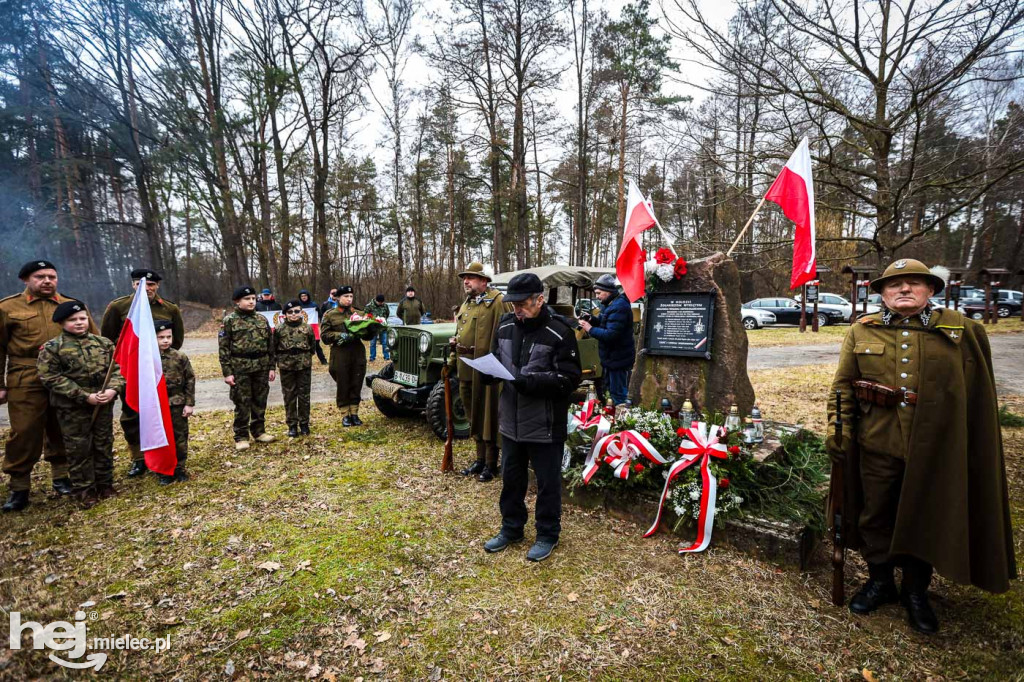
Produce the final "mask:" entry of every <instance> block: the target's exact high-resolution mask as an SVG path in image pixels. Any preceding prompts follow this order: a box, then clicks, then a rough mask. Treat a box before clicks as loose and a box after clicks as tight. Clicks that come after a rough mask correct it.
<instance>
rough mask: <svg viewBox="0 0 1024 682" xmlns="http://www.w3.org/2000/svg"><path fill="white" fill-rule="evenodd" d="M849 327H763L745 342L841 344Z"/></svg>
mask: <svg viewBox="0 0 1024 682" xmlns="http://www.w3.org/2000/svg"><path fill="white" fill-rule="evenodd" d="M849 329H850V325H848V324H843V325H838V326H828V327H822V328H821V329H819V330H818V332H817V333H814V332H812V331H811V329H810V327H808V328H807V331H806V332H804V333H803V334H801V333H800V328H799V327H764V328H762V329H756V330H754V331H749V332H747V342H748V343H749V344H750V346H751V347H752V348H772V347H778V346H827V345H830V344H838V343H842V341H843V337H845V336H846V332H847V331H849ZM985 331H986V332H988V334H989V335H993V334H1020V333H1022V332H1024V322H1021V320H1020V318H1019V317H1015V318H1013V319H1010V320H1000V322H999V324H996V325H991V324H990V325H985Z"/></svg>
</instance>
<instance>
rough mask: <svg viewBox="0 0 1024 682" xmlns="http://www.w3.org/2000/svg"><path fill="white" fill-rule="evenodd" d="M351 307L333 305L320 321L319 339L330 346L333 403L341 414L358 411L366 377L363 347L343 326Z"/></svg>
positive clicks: (356, 313) (350, 312) (350, 314)
mask: <svg viewBox="0 0 1024 682" xmlns="http://www.w3.org/2000/svg"><path fill="white" fill-rule="evenodd" d="M362 314H363V313H362V311H359V310H356V309H355V308H334V309H333V310H329V311H327V314H326V315H324V319H322V320H321V321H320V340H321V341H323V342H324V343H325V344H326V345H328V346H330V347H331V364H330V373H331V378H333V379H334V381H335V382H336V383H337V384H338V393H337V398H336V400H337V404H338V409H339V410H341V414H342V416H343V417H344V416H349V415H356V416H358V414H359V400H360V393H362V390H363V377H364V376H366V347H365V346H364V345H363V341H362V339H360V338H359V337H358V336H356V335H355V334H352V333H350V332H349V331H348V329H347V328H346V327H345V322H346V321H347V320H348V319H349V318H351V317H352V316H353V315H362Z"/></svg>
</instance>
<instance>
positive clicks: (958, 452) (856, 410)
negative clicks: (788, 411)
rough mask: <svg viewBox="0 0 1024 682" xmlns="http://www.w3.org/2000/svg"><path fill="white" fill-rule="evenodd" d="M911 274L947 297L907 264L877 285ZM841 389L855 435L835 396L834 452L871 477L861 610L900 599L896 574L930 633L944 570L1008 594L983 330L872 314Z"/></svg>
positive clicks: (999, 466) (863, 494) (865, 506)
mask: <svg viewBox="0 0 1024 682" xmlns="http://www.w3.org/2000/svg"><path fill="white" fill-rule="evenodd" d="M901 276H903V277H915V276H917V277H921V278H925V279H930V278H934V280H937V282H933V286H934V287H935V288H936V293H938V291H940V290H941V289H942V286H943V283H942V280H941V279H938V278H937V277H934V275H930V273H929V272H928V269H927V267H926V266H924V264H922V263H920V262H918V261H912V260H909V259H907V260H902V261H897V262H896V263H895V264H894V265H892V266H890V268H889V269H888V270H886V273H885V275H883V277H882V278H880V279H879V280H875V281H874V282H872V288H875V290H876V291H880V290H881V287H882V284H883V283H884V281H885V280H891V279H894V278H896V277H901ZM831 391H832V392H831V393H830V395H831V396H835V395H836V391H838V392H839V393H840V395H841V403H842V405H841V407H842V412H843V421H844V423H845V424H846V426H845V427H844V433H843V438H842V440H841V441H840V440H839V439H837V437H836V433H835V426H834V425H835V401H834V398H833V399H832V400H830V402H829V420H830V424H831V427H830V436H829V439H828V447H829V449H830V451H831V452H833V453H837V454H842V455H845V456H847V457H852V458H854V464H853V465H854V466H855V467H856V468H855V470H856V471H858V472H859V474H860V475H859V479H858V480H857V481H856V483H859V487H860V493H859V494H858V495H857V496H856V497H857V498H858V499H856V500H855V504H854V506H855V507H857V508H858V509H857V511H858V513H857V514H856V517H857V520H858V523H857V531H858V534H857V535H859V537H855V538H850V539H849V543H850V544H852V545H854V546H856V545H859V546H860V548H861V552H862V554H863V556H864V559H865V560H866V561H867V563H868V567H869V570H870V573H871V580H870V581H869V582H868V583H867V584H866V585H865V587H864V588H862V590H861V592H859V593H858V595H855V597H854V600H853V601H852V602H851V609H852V610H854V611H855V612H857V613H868V612H870V611H871V610H874V608H877V606H878V605H879V604H882V603H887V602H888V601H892V600H894V599H896V588H895V586H894V583H893V568H895V567H897V566H899V567H901V568H902V569H903V590H902V594H901V595H900V598H902V599H903V600H904V605H906V606H907V608H908V613H909V614H910V616H911V624H912V625H914V627H915V628H916V629H919V630H920V631H922V632H933V631H934V628H937V621H934V615H933V614H931V612H930V607H928V606H927V603H926V600H925V594H926V591H927V586H928V584H929V582H930V580H931V575H932V567H933V566H934V567H935V568H936V569H937V570H938V571H939V572H940V573H942V574H943V575H945V576H946V577H948V578H950V579H952V580H955V581H957V582H961V583H972V584H974V585H977V586H979V587H982V588H983V589H986V590H990V591H995V592H1002V591H1005V590H1006V589H1008V586H1009V583H1008V580H1009V579H1010V578H1011V577H1014V576H1015V575H1016V565H1015V561H1014V556H1013V543H1012V535H1011V531H1010V517H1009V503H1008V498H1007V488H1006V476H1005V468H1004V463H1003V451H1002V439H1001V436H1000V433H999V422H998V414H997V406H996V394H995V382H994V379H993V374H992V363H991V353H990V351H989V345H988V339H987V337H986V335H985V331H984V328H983V327H982V326H981V325H979V324H977V323H976V322H974V321H972V320H969V319H966V318H965V317H964V316H963V315H962V314H961V313H959V312H957V311H955V310H951V309H946V308H939V309H932V308H930V307H925V309H924V310H922V311H921V312H920V313H919V314H915V315H911V316H909V317H903V316H901V315H899V314H897V313H895V312H894V311H890V310H888V309H883V311H882V312H879V313H874V314H871V315H866V316H864V317H861V318H860V319H858V320H857V321H856V322H855V323H854V324H853V325H852V326H851V328H850V331H849V332H848V333H847V335H846V338H845V340H844V342H843V346H842V350H841V353H840V361H839V367H838V368H837V370H836V374H835V378H834V380H833V383H832V387H831ZM854 487H855V488H856V486H854ZM872 590H873V591H872ZM908 599H909V600H910V601H908ZM914 599H917V600H918V601H917V602H913V600H914ZM922 605H923V606H922ZM914 609H916V611H915V610H914ZM921 609H926V610H927V617H926V618H925V619H924V621H922V620H921V619H920V618H919V617H918V616H920V614H921V613H923V611H922V610H921ZM915 613H916V614H917V615H915ZM933 626H934V627H933ZM922 628H923V629H922Z"/></svg>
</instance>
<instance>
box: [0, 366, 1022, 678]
mask: <svg viewBox="0 0 1024 682" xmlns="http://www.w3.org/2000/svg"><path fill="white" fill-rule="evenodd" d="M785 371H786V372H787V373H788V374H787V380H785V381H783V379H782V376H781V375H780V374H775V373H773V372H758V373H756V376H755V377H754V381H755V385H756V386H757V388H758V390H759V397H760V400H761V404H762V405H763V406H764V407H765V410H766V413H767V414H768V416H769V417H772V416H776V417H778V416H783V415H785V416H786V418H789V419H791V420H792V419H799V420H803V421H805V423H808V424H816V423H820V418H816V417H815V416H814V415H815V414H816V413H817V412H820V411H822V410H821V405H822V395H823V393H824V391H825V388H824V386H823V385H820V384H821V382H822V381H826V380H827V378H828V377H829V372H827V371H826V370H825V369H824V368H810V369H808V370H807V371H802V372H801V373H800V374H799V375H797V374H796V373H794V372H793V371H792V370H785ZM794 385H795V387H794ZM1009 404H1011V406H1012V408H1013V409H1016V410H1017V411H1018V412H1020V411H1021V407H1022V405H1024V401H1020V400H1016V401H1009ZM804 415H806V416H804ZM269 418H270V419H269V422H270V423H271V424H275V425H278V427H277V428H276V429H274V430H276V431H277V432H278V433H280V432H281V430H282V429H281V428H280V426H279V425H280V424H281V423H282V421H283V414H282V411H281V410H280V409H272V410H270V412H269ZM364 419H365V421H366V422H367V426H366V427H364V428H362V429H342V428H340V426H339V425H338V423H337V420H336V419H331V418H330V414H329V413H326V412H323V413H321V412H317V413H314V417H313V428H314V437H312V438H306V439H302V440H297V441H287V442H279V443H275V444H272V445H269V446H263V447H253V448H252V449H250V450H248V451H246V452H243V453H235V452H234V451H233V450H231V449H230V431H229V422H230V414H228V413H226V412H212V413H204V414H200V415H198V416H197V417H196V421H195V422H194V434H195V437H194V439H193V443H192V446H193V447H192V451H191V454H190V459H189V467H190V469H191V471H192V473H193V475H194V479H193V480H192V481H191V482H189V483H187V484H175V485H173V486H170V487H167V488H161V487H159V486H157V484H156V482H155V481H154V480H153V479H152V478H150V477H147V478H146V479H145V480H142V481H137V480H132V481H127V480H121V478H122V476H123V472H124V470H125V468H126V466H127V461H126V455H125V452H124V448H123V445H122V441H120V439H119V440H118V463H117V476H118V483H119V486H120V487H121V490H122V495H121V496H120V497H119V498H117V499H115V500H112V501H108V502H105V503H103V504H102V505H100V506H98V507H96V508H94V509H92V510H90V511H86V512H83V511H80V510H78V509H76V508H75V507H73V506H72V505H71V504H70V503H69V502H68V501H65V500H54V499H47V498H46V497H45V496H44V495H43V494H42V492H41V491H42V490H43V487H44V482H43V480H42V479H41V476H42V474H43V472H42V471H41V470H42V469H44V468H45V467H39V469H40V470H39V471H37V475H36V479H35V481H34V484H35V486H36V494H35V497H34V504H33V506H32V507H30V509H29V511H28V512H26V513H24V514H18V515H12V516H5V517H4V519H3V526H2V528H0V566H3V567H4V577H3V578H2V579H0V605H3V606H4V608H7V609H11V608H16V609H17V610H19V611H20V612H21V613H22V614H23V615H24V617H25V618H26V619H27V618H31V619H33V620H36V621H39V622H43V623H46V622H49V621H52V620H58V619H60V620H63V619H68V618H70V616H71V615H72V614H73V613H74V611H75V610H76V609H77V608H79V605H80V604H82V603H84V602H86V601H95V602H96V603H97V604H96V606H93V607H87V610H88V611H90V612H95V613H96V615H97V620H96V621H92V622H90V624H89V632H90V636H107V635H119V634H122V633H130V634H132V635H135V636H140V637H141V636H158V635H159V636H163V635H167V634H170V636H171V650H170V651H169V652H167V653H162V654H159V655H155V654H152V653H148V652H138V651H133V652H111V657H110V660H109V661H108V663H107V666H106V668H105V669H104V672H105V673H106V674H107V675H110V676H112V677H115V678H128V679H142V678H159V679H164V678H167V679H169V678H172V677H176V678H180V679H212V678H215V677H220V676H224V671H225V666H227V665H228V663H229V662H230V667H231V668H232V669H234V670H235V671H236V672H235V676H236V677H237V676H244V677H245V678H248V679H260V678H288V679H291V678H296V677H301V676H308V677H318V676H327V677H328V679H335V678H336V677H340V678H345V679H350V678H355V677H362V676H365V677H367V678H369V676H370V675H371V674H372V675H373V676H374V677H376V678H381V679H441V678H446V679H453V680H454V679H468V678H472V679H479V678H489V679H496V678H501V679H543V678H545V677H546V676H551V677H554V678H560V677H564V678H570V679H606V680H615V679H627V678H628V679H651V680H668V679H670V680H676V679H727V678H729V679H793V678H796V679H816V678H830V679H838V678H853V677H857V678H858V679H859V678H860V676H861V672H862V671H864V670H868V671H871V672H872V673H873V674H874V675H875V676H877V678H878V679H925V678H931V679H935V680H938V679H960V678H987V679H1010V678H1012V677H1014V676H1019V675H1020V671H1021V670H1022V669H1024V626H1022V623H1024V584H1022V583H1020V582H1018V583H1016V584H1015V585H1014V587H1013V589H1012V590H1011V592H1010V593H1009V594H1007V595H1003V596H992V595H987V594H984V593H981V592H979V591H976V590H972V589H968V588H962V587H958V586H953V585H950V584H948V583H946V582H944V581H940V582H939V583H938V584H937V586H936V589H935V595H936V599H935V601H936V605H937V609H938V612H939V615H940V618H941V619H942V622H943V630H942V632H941V633H940V634H939V635H938V636H936V637H933V638H930V639H929V638H922V637H920V636H917V635H914V634H913V633H911V631H910V630H909V629H908V628H907V627H906V625H905V624H904V622H903V618H902V614H901V611H900V609H899V608H898V607H888V608H886V609H884V610H883V611H882V612H880V613H878V614H876V615H874V616H873V617H869V618H858V617H854V616H852V615H851V614H850V613H849V612H848V611H847V610H846V609H837V608H833V607H832V606H830V605H829V602H828V575H829V572H828V571H827V570H826V568H825V567H818V568H817V569H816V570H814V571H813V572H811V573H808V574H801V573H798V572H794V571H783V570H780V569H778V568H776V567H775V566H773V565H771V564H768V563H765V562H762V561H759V560H756V559H753V558H751V557H749V556H747V555H745V554H742V553H740V552H738V551H735V550H731V549H729V548H726V547H712V549H710V550H709V551H708V552H706V553H704V554H702V555H698V556H688V557H686V558H680V557H679V556H677V554H676V553H675V551H674V548H675V543H674V542H673V541H672V540H670V539H669V538H668V537H666V536H660V537H657V538H654V539H651V540H644V539H642V538H641V537H640V534H641V529H640V528H638V527H637V526H635V525H633V524H630V523H627V522H623V521H619V520H615V519H612V518H609V517H608V516H607V515H606V514H604V513H601V512H592V511H583V510H580V509H576V508H573V507H569V506H567V507H566V509H565V513H564V518H563V526H564V530H563V534H562V544H561V546H560V547H559V549H558V550H557V551H556V553H555V555H554V556H553V557H552V559H550V560H549V561H547V562H545V563H543V564H540V565H530V564H527V563H526V562H525V561H524V558H523V555H524V552H525V549H526V547H525V546H519V547H516V548H514V549H512V550H510V551H507V552H505V553H503V554H499V555H496V556H490V555H486V554H485V553H484V552H483V551H482V550H481V543H482V541H483V540H484V539H485V538H487V537H488V536H489V535H490V534H491V533H493V532H494V530H496V528H497V525H498V521H499V516H498V511H497V495H498V490H499V487H498V484H491V485H483V484H479V483H476V482H473V481H470V480H466V479H463V478H461V477H459V476H440V475H439V474H438V473H437V467H438V463H439V460H440V455H441V447H440V443H439V442H438V441H437V440H436V439H434V437H433V436H432V435H431V434H430V433H429V431H428V429H427V428H426V426H425V425H424V424H423V423H422V422H418V421H387V420H384V419H383V418H381V417H380V415H378V414H377V413H376V412H375V411H374V410H373V409H372V407H367V408H366V409H364ZM816 419H818V421H817V422H816V421H815V420H816ZM1006 443H1007V454H1008V466H1009V467H1010V470H1011V494H1012V495H1013V503H1014V510H1015V518H1016V520H1017V533H1016V537H1017V544H1018V552H1020V545H1021V539H1022V523H1024V520H1022V518H1021V516H1022V515H1021V510H1022V509H1024V499H1022V492H1024V485H1022V481H1021V472H1022V469H1024V462H1022V459H1024V429H1014V430H1008V432H1007V434H1006ZM468 458H469V446H468V444H466V443H460V444H459V446H458V450H457V453H456V461H457V464H462V463H464V462H466V461H467V460H468ZM530 505H531V508H532V499H531V501H530ZM529 536H532V529H531V530H530V532H529V534H528V537H529ZM266 562H273V563H276V564H279V565H280V567H279V568H275V567H274V565H273V564H267V563H266ZM261 565H262V566H264V567H265V568H261ZM858 565H859V561H858V560H856V559H854V560H853V567H852V568H854V569H856V568H857V566H858ZM861 578H862V575H858V574H857V572H856V571H855V570H851V571H850V575H849V581H850V588H852V587H853V583H854V582H855V581H856V580H859V579H861ZM57 671H58V668H57V667H56V666H55V665H54V664H53V663H51V662H50V661H48V660H47V659H46V657H45V655H43V653H42V652H33V651H25V650H23V651H20V652H11V651H9V650H7V649H6V648H5V649H4V650H3V651H0V678H4V679H29V678H33V677H39V676H55V675H59V673H58V672H57Z"/></svg>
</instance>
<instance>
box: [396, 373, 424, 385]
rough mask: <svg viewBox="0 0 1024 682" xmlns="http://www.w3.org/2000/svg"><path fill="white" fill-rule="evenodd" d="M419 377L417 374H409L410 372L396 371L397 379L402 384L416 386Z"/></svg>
mask: <svg viewBox="0 0 1024 682" xmlns="http://www.w3.org/2000/svg"><path fill="white" fill-rule="evenodd" d="M418 379H419V377H417V376H416V375H415V374H409V373H408V372H395V381H397V382H398V383H400V384H405V385H406V386H415V385H416V382H417V380H418Z"/></svg>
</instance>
